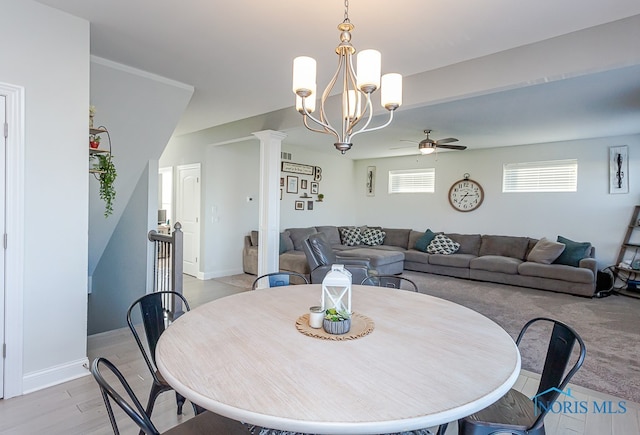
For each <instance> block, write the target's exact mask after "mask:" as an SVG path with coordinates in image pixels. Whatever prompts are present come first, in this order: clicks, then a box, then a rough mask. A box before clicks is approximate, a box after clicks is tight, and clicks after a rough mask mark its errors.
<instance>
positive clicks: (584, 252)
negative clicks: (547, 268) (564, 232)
mask: <svg viewBox="0 0 640 435" xmlns="http://www.w3.org/2000/svg"><path fill="white" fill-rule="evenodd" d="M558 242H560V243H564V245H565V248H564V251H562V254H560V256H559V257H558V258H557V259H556V260H555V261H554V262H553V263H554V264H566V265H567V266H574V267H579V266H580V260H582V259H583V258H586V257H587V256H588V255H589V251H590V250H591V243H589V242H574V241H573V240H570V239H567V238H565V237H562V236H558Z"/></svg>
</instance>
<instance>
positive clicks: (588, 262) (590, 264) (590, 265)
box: [578, 258, 598, 280]
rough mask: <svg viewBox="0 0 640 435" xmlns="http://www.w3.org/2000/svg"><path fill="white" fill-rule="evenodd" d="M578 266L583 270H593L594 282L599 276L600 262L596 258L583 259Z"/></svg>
mask: <svg viewBox="0 0 640 435" xmlns="http://www.w3.org/2000/svg"><path fill="white" fill-rule="evenodd" d="M578 266H579V267H581V268H583V269H589V270H591V271H592V272H593V278H594V280H595V278H596V277H597V276H598V262H597V261H596V259H595V258H583V259H582V260H580V263H579V264H578Z"/></svg>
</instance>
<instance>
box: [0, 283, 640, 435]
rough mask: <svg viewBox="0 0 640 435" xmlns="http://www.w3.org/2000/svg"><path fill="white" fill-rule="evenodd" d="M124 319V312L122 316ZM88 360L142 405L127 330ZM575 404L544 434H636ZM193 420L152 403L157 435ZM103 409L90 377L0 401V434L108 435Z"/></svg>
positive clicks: (197, 297) (627, 417)
mask: <svg viewBox="0 0 640 435" xmlns="http://www.w3.org/2000/svg"><path fill="white" fill-rule="evenodd" d="M240 291H245V289H243V288H240V287H234V286H230V285H227V284H224V283H222V282H220V281H218V280H208V281H198V280H195V279H193V278H190V277H185V292H184V293H185V296H186V297H187V299H188V300H189V302H190V303H191V305H192V308H193V307H195V306H198V305H200V304H202V303H205V302H208V301H210V300H213V299H216V298H218V297H222V296H226V295H229V294H232V293H236V292H240ZM123 316H124V314H123ZM88 353H89V359H90V360H93V359H94V358H96V357H98V356H104V357H106V358H108V359H109V360H111V361H112V362H113V363H114V364H116V366H117V367H118V368H119V369H120V370H121V371H122V372H123V373H124V375H125V377H126V378H127V380H128V381H129V382H130V383H131V385H132V387H133V389H134V391H135V392H136V394H137V395H138V397H139V398H140V400H141V401H142V402H143V404H146V401H147V394H148V392H149V388H150V385H151V380H150V375H149V372H148V369H147V367H146V365H145V364H144V361H143V360H142V357H141V355H140V351H139V350H138V347H137V345H136V344H135V342H134V340H133V337H132V335H131V333H130V331H129V329H128V328H123V329H119V330H116V331H110V332H106V333H102V334H97V335H93V336H91V337H89V339H88ZM538 379H539V377H538V375H537V374H535V373H530V372H523V373H522V374H521V376H520V377H519V379H518V381H517V382H516V385H515V388H517V389H518V390H520V391H522V392H524V393H525V394H527V395H529V396H533V395H534V394H535V391H536V389H537V382H538ZM571 391H572V395H573V396H574V397H575V400H576V401H580V402H584V403H586V404H587V406H588V408H589V409H588V412H584V413H574V414H572V413H568V412H564V413H555V414H554V413H550V414H549V415H548V416H547V418H546V420H545V426H546V429H547V434H549V435H554V434H594V435H595V434H598V435H603V434H612V435H636V434H640V404H636V403H631V402H628V401H626V402H624V406H625V408H626V412H625V413H620V414H603V413H595V412H593V409H592V407H593V403H594V402H595V403H597V404H598V406H600V407H602V403H604V402H607V403H608V402H611V405H612V407H613V409H614V410H615V409H619V408H618V402H619V401H620V400H621V399H619V398H616V397H613V396H609V395H606V394H602V393H599V392H597V391H593V390H588V389H586V388H582V387H580V386H576V385H572V386H571ZM116 415H117V418H118V421H119V422H121V424H120V429H121V433H122V434H136V433H137V429H136V427H135V426H134V425H133V423H131V422H130V420H129V418H128V417H126V416H125V415H124V413H122V412H121V411H120V410H119V409H118V410H116ZM192 416H193V410H192V409H191V407H190V406H188V405H185V407H184V415H183V416H177V415H176V407H175V395H174V394H173V393H172V392H167V393H163V394H161V395H160V397H159V398H158V400H157V402H156V408H155V410H154V412H153V416H152V419H153V421H154V424H156V426H157V427H158V428H159V429H160V431H163V430H166V429H168V428H170V427H172V426H174V425H176V424H178V423H179V422H180V421H183V420H184V419H188V418H190V417H192ZM112 433H113V432H112V430H111V425H110V424H109V419H108V417H107V413H106V409H105V407H104V404H103V402H102V397H101V396H100V392H99V389H98V387H97V384H96V383H95V381H94V380H93V377H92V376H90V375H89V376H85V377H83V378H80V379H76V380H74V381H70V382H66V383H64V384H61V385H57V386H54V387H50V388H46V389H44V390H40V391H37V392H34V393H31V394H27V395H25V396H20V397H16V398H12V399H9V400H0V434H12V435H13V434H16V435H32V434H47V435H58V434H60V435H62V434H65V435H72V434H92V435H98V434H101V435H102V434H104V435H107V434H112ZM455 434H457V428H456V425H455V424H452V425H450V426H449V428H448V430H447V435H455Z"/></svg>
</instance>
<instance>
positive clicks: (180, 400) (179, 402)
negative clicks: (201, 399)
mask: <svg viewBox="0 0 640 435" xmlns="http://www.w3.org/2000/svg"><path fill="white" fill-rule="evenodd" d="M186 400H187V399H185V398H184V397H182V395H181V394H180V393H178V392H177V391H176V405H178V415H182V405H184V402H185V401H186Z"/></svg>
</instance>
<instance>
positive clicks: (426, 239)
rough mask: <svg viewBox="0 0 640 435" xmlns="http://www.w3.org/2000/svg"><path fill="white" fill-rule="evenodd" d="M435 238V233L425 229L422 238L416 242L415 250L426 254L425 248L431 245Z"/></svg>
mask: <svg viewBox="0 0 640 435" xmlns="http://www.w3.org/2000/svg"><path fill="white" fill-rule="evenodd" d="M435 236H436V233H434V232H433V231H431V230H429V229H427V231H425V232H424V234H423V235H422V237H420V238H419V239H418V240H416V244H415V248H416V249H417V250H418V251H422V252H427V246H429V243H431V241H432V240H433V238H434V237H435Z"/></svg>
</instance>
